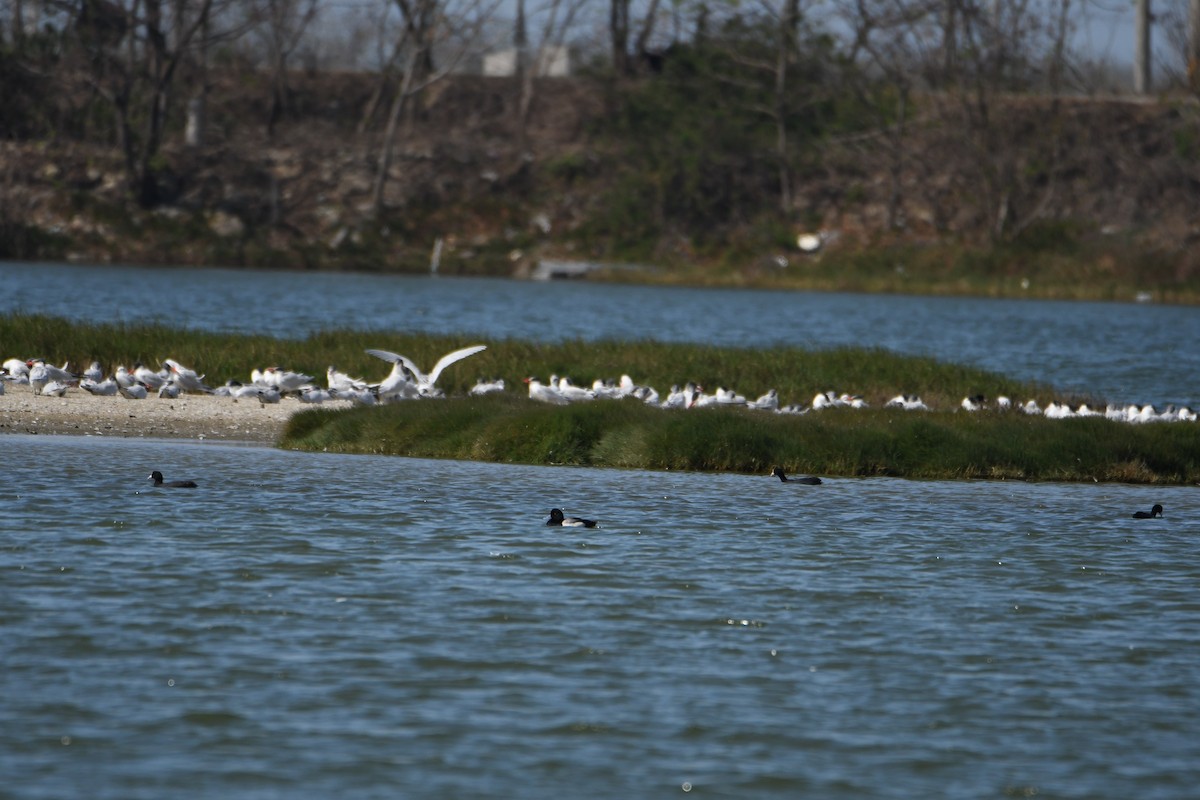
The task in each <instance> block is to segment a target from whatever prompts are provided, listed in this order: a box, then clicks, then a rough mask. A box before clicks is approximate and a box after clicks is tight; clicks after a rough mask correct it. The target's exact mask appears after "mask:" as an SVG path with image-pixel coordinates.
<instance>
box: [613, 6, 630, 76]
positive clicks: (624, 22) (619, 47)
mask: <svg viewBox="0 0 1200 800" xmlns="http://www.w3.org/2000/svg"><path fill="white" fill-rule="evenodd" d="M608 35H609V40H610V43H611V50H612V66H613V72H615V73H616V74H617V75H627V74H629V71H630V70H629V0H610V4H609V10H608Z"/></svg>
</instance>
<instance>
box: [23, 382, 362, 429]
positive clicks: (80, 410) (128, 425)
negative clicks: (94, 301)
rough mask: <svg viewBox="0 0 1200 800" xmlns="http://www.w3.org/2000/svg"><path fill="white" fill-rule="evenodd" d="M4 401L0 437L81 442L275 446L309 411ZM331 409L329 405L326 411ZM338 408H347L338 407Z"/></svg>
mask: <svg viewBox="0 0 1200 800" xmlns="http://www.w3.org/2000/svg"><path fill="white" fill-rule="evenodd" d="M5 389H6V391H5V393H4V394H3V395H0V433H46V434H69V435H78V436H119V437H146V438H155V439H213V440H227V441H245V442H261V443H265V444H274V443H275V442H277V441H278V440H279V436H280V434H281V433H282V431H283V425H284V423H285V422H286V421H287V419H288V417H290V416H291V415H292V414H294V413H296V412H297V411H301V410H303V409H306V408H310V407H311V406H308V405H306V404H304V403H301V402H300V401H299V400H297V399H295V398H290V397H289V398H285V399H284V400H282V401H281V402H279V403H276V404H269V405H262V404H260V403H259V402H258V400H256V399H255V400H233V399H231V398H229V397H213V396H211V395H198V394H197V395H185V396H182V397H179V398H176V399H174V400H165V399H159V398H157V397H155V396H153V395H151V396H150V397H148V398H146V399H145V400H126V399H125V398H123V397H119V396H117V397H93V396H92V395H90V394H88V393H87V392H83V391H80V390H78V389H71V390H68V392H67V394H66V395H65V396H64V397H46V396H37V395H34V394H33V392H32V390H30V388H29V387H28V386H16V385H12V384H9V385H8V386H6V387H5ZM329 405H330V404H326V406H327V407H328V406H329ZM332 405H334V406H339V407H341V406H348V405H349V404H348V403H345V402H340V401H339V402H335V403H333V404H332Z"/></svg>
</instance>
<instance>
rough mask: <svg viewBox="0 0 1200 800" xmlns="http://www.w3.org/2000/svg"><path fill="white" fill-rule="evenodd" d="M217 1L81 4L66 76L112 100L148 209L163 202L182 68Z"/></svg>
mask: <svg viewBox="0 0 1200 800" xmlns="http://www.w3.org/2000/svg"><path fill="white" fill-rule="evenodd" d="M215 2H216V0H178V2H176V3H175V4H174V5H173V7H172V8H171V10H170V13H164V8H163V3H162V0H79V2H78V3H77V4H76V5H74V6H73V7H72V19H73V23H72V26H71V33H72V36H71V39H70V41H71V42H72V43H73V45H74V52H75V53H76V54H77V56H78V58H77V59H76V61H75V69H73V70H70V71H69V72H66V73H64V78H65V79H67V80H75V81H80V82H82V83H84V84H86V85H88V86H89V87H91V88H92V89H93V90H94V91H95V92H96V94H97V95H98V96H100V97H102V98H103V99H104V100H105V101H107V102H108V104H109V105H110V107H111V109H112V111H113V117H114V120H115V126H116V136H117V141H118V144H119V146H120V149H121V153H122V155H123V158H124V162H125V169H126V174H127V176H128V182H129V186H130V190H131V192H132V194H133V196H134V197H135V198H136V199H137V201H138V202H139V203H140V204H141V205H143V206H146V207H149V206H154V205H156V204H158V203H159V202H160V200H161V196H160V190H159V185H158V173H157V169H156V167H155V161H156V157H157V156H158V154H159V151H160V149H161V147H162V145H163V140H164V136H165V133H166V128H167V123H168V119H169V116H170V113H171V111H172V108H173V103H174V99H175V93H176V83H177V79H178V77H179V74H180V71H181V67H182V66H183V65H184V64H185V63H186V62H187V60H188V58H189V57H190V56H192V55H193V54H194V50H195V49H196V48H197V47H198V46H199V43H200V40H201V38H202V35H201V34H202V31H204V30H205V29H206V26H207V25H208V21H209V19H210V18H211V16H212V15H213V13H214V3H215Z"/></svg>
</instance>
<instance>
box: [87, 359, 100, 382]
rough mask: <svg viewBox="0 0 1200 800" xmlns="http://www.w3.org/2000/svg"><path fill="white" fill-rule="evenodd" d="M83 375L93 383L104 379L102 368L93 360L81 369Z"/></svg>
mask: <svg viewBox="0 0 1200 800" xmlns="http://www.w3.org/2000/svg"><path fill="white" fill-rule="evenodd" d="M83 377H84V378H87V379H88V380H89V381H94V382H95V383H99V382H100V381H102V380H104V370H103V369H101V368H100V362H99V361H93V362H92V365H91V366H90V367H88V368H87V369H85V370H84V371H83Z"/></svg>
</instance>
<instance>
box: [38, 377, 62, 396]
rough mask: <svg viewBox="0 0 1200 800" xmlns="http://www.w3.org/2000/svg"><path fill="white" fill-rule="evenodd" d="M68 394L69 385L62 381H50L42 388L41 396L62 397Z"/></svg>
mask: <svg viewBox="0 0 1200 800" xmlns="http://www.w3.org/2000/svg"><path fill="white" fill-rule="evenodd" d="M66 393H67V384H65V383H63V382H62V381H54V380H52V381H49V382H48V383H47V384H46V385H45V386H43V387H42V391H41V394H42V395H44V396H50V397H62V396H63V395H64V394H66Z"/></svg>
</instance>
